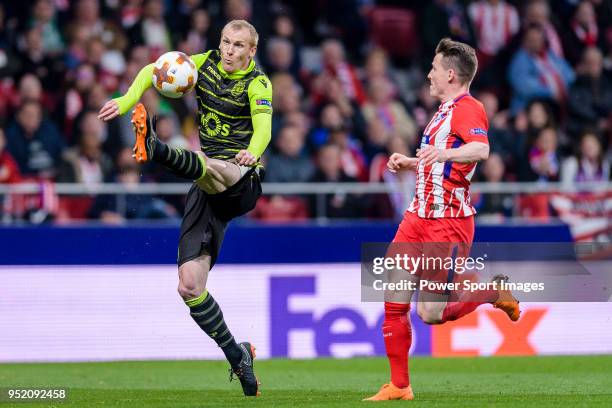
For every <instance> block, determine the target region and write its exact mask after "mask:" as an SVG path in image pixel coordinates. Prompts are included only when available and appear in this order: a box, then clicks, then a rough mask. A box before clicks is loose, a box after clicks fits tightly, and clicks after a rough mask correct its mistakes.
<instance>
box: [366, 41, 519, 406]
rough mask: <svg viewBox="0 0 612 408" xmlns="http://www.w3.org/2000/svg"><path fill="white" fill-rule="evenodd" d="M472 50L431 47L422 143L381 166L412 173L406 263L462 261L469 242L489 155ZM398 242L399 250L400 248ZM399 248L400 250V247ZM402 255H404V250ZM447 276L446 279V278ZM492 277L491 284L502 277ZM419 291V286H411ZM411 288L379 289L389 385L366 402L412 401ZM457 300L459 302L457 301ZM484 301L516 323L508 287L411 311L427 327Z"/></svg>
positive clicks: (437, 300) (444, 295) (401, 231)
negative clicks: (432, 103) (479, 178)
mask: <svg viewBox="0 0 612 408" xmlns="http://www.w3.org/2000/svg"><path fill="white" fill-rule="evenodd" d="M476 69H477V60H476V53H475V51H474V49H473V48H472V47H470V46H469V45H466V44H463V43H460V42H456V41H452V40H450V39H448V38H446V39H443V40H441V41H440V43H439V44H438V46H437V48H436V55H435V57H434V60H433V63H432V68H431V71H430V72H429V75H428V76H427V78H428V79H429V81H430V93H431V95H432V96H434V97H435V98H437V99H438V100H439V101H440V102H441V104H440V106H439V108H438V111H437V112H436V113H435V115H434V117H433V118H432V119H431V121H430V122H429V124H428V125H427V127H426V128H425V131H424V133H423V136H422V139H421V146H420V148H419V149H418V150H417V154H416V157H408V156H405V155H402V154H399V153H394V154H392V155H391V157H390V158H389V161H388V164H387V167H388V169H389V171H391V172H397V171H401V170H416V173H417V184H416V194H415V197H414V200H413V201H412V203H411V205H410V206H409V208H408V210H407V211H406V213H405V215H404V219H403V220H402V222H401V223H400V225H399V228H398V230H397V233H396V235H395V238H394V239H393V244H392V248H394V247H393V245H397V247H395V248H396V249H392V251H395V250H397V251H406V252H408V253H407V255H409V256H410V257H413V258H419V257H421V256H423V255H424V256H425V257H430V258H438V257H440V258H447V257H452V258H455V259H458V258H459V257H467V256H468V255H469V251H470V247H471V244H472V240H473V237H474V214H475V213H476V211H475V210H474V207H473V206H472V204H471V202H470V190H469V187H470V179H471V178H472V176H473V174H474V171H475V169H476V163H477V162H479V161H482V160H486V159H487V158H488V156H489V142H488V139H487V129H488V122H487V116H486V114H485V111H484V108H483V106H482V104H481V103H480V102H479V101H478V100H476V99H475V98H474V97H473V96H471V95H470V93H469V88H470V83H471V82H472V80H473V78H474V75H475V74H476ZM401 244H405V245H401ZM400 245H401V246H400ZM406 252H404V253H406ZM452 273H453V272H452V270H450V271H449V270H443V269H439V270H433V271H428V270H423V269H422V270H419V271H416V273H415V274H414V275H412V274H410V273H407V272H406V271H404V270H397V271H393V272H392V274H391V276H390V277H389V280H390V281H395V280H397V277H398V276H401V279H406V278H407V279H412V280H413V281H414V282H415V283H418V282H419V281H420V280H421V279H427V280H428V281H430V282H431V281H433V282H443V283H445V282H448V281H449V280H450V279H452V278H453V276H452V275H450V276H449V274H452ZM425 274H427V276H425ZM449 278H450V279H449ZM506 279H507V277H505V276H497V277H495V278H494V280H495V281H497V282H501V281H503V280H506ZM417 287H418V286H417ZM412 295H413V291H386V292H385V317H384V321H383V327H382V329H383V337H384V341H385V349H386V352H387V357H388V359H389V363H390V367H391V381H390V383H388V384H385V385H383V386H382V387H381V389H380V391H379V392H378V393H377V394H375V395H374V396H372V397H370V398H367V399H366V400H367V401H383V400H395V399H402V400H410V399H413V398H414V394H413V392H412V388H411V386H410V380H409V375H408V351H409V349H410V345H411V343H412V332H411V327H410V315H409V310H410V301H411V298H412ZM459 300H460V301H459ZM484 303H491V304H493V306H494V307H496V308H500V309H501V310H503V311H504V312H506V313H507V315H508V317H509V318H510V319H511V320H513V321H516V320H518V318H519V314H520V311H519V306H518V301H517V300H516V299H515V298H514V297H513V296H512V294H511V293H510V292H509V291H507V290H501V289H497V290H495V289H491V290H482V291H474V292H469V293H462V294H461V297H458V296H457V294H455V296H453V297H451V296H449V293H448V292H447V291H445V290H435V289H434V290H427V291H421V292H420V294H419V301H418V303H417V313H418V315H419V317H421V319H423V321H424V322H426V323H428V324H441V323H444V322H447V321H451V320H456V319H459V318H460V317H462V316H465V315H466V314H468V313H470V312H472V311H474V310H475V309H476V308H477V307H478V306H479V305H481V304H484Z"/></svg>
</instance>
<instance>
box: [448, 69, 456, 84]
mask: <svg viewBox="0 0 612 408" xmlns="http://www.w3.org/2000/svg"><path fill="white" fill-rule="evenodd" d="M446 72H447V80H448V83H451V82H453V78H455V70H454V69H452V68H449V69H448V70H447V71H446Z"/></svg>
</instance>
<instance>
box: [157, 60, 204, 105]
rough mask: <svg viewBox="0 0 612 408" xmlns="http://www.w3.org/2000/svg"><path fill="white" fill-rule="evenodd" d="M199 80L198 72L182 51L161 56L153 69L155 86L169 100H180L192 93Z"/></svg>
mask: <svg viewBox="0 0 612 408" xmlns="http://www.w3.org/2000/svg"><path fill="white" fill-rule="evenodd" d="M197 80H198V70H197V69H196V66H195V64H194V63H193V61H192V60H191V58H190V57H189V55H187V54H184V53H182V52H180V51H170V52H167V53H165V54H163V55H161V56H160V57H159V58H158V59H157V61H155V64H154V67H153V86H154V87H155V89H157V90H158V91H159V93H160V94H162V95H164V96H165V97H167V98H180V97H181V96H183V95H185V94H186V93H187V92H189V91H191V90H192V89H193V88H194V86H195V84H196V82H197Z"/></svg>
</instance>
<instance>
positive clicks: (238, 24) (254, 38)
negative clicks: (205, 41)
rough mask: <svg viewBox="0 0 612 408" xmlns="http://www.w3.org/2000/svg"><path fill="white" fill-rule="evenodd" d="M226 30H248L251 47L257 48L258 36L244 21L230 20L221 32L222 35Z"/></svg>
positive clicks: (253, 28)
mask: <svg viewBox="0 0 612 408" xmlns="http://www.w3.org/2000/svg"><path fill="white" fill-rule="evenodd" d="M227 28H231V29H232V30H241V29H243V28H244V29H247V30H249V34H251V47H257V43H258V42H259V34H257V30H256V29H255V27H253V24H251V23H249V22H248V21H246V20H232V21H230V22H229V23H227V24H226V25H225V26H224V27H223V30H221V34H222V35H223V32H224V31H225V30H226V29H227Z"/></svg>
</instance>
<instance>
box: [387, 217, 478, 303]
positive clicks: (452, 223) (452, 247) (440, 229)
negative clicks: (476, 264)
mask: <svg viewBox="0 0 612 408" xmlns="http://www.w3.org/2000/svg"><path fill="white" fill-rule="evenodd" d="M473 240H474V217H462V218H421V217H419V216H418V215H416V214H415V213H412V212H410V211H406V212H405V214H404V219H403V220H402V222H401V223H400V225H399V227H398V229H397V232H396V234H395V238H393V244H392V247H391V248H392V249H391V253H392V256H395V255H397V254H400V255H402V256H403V255H408V256H409V257H411V258H414V257H421V258H423V259H425V260H427V262H428V263H427V265H426V266H425V265H424V264H423V263H421V265H422V266H424V267H420V268H418V269H416V270H414V273H415V274H416V275H417V276H418V277H420V278H421V279H427V280H428V281H432V282H453V281H457V279H455V275H456V272H455V271H459V268H457V267H455V265H459V264H458V263H455V262H456V260H457V259H459V258H464V259H465V258H467V257H469V256H470V249H471V246H472V241H473ZM387 256H389V254H388V255H387ZM438 259H439V260H438ZM450 259H452V260H453V267H450V268H449V260H450ZM422 262H423V261H422ZM460 274H461V273H460ZM434 292H437V291H434ZM442 292H443V291H442Z"/></svg>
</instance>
